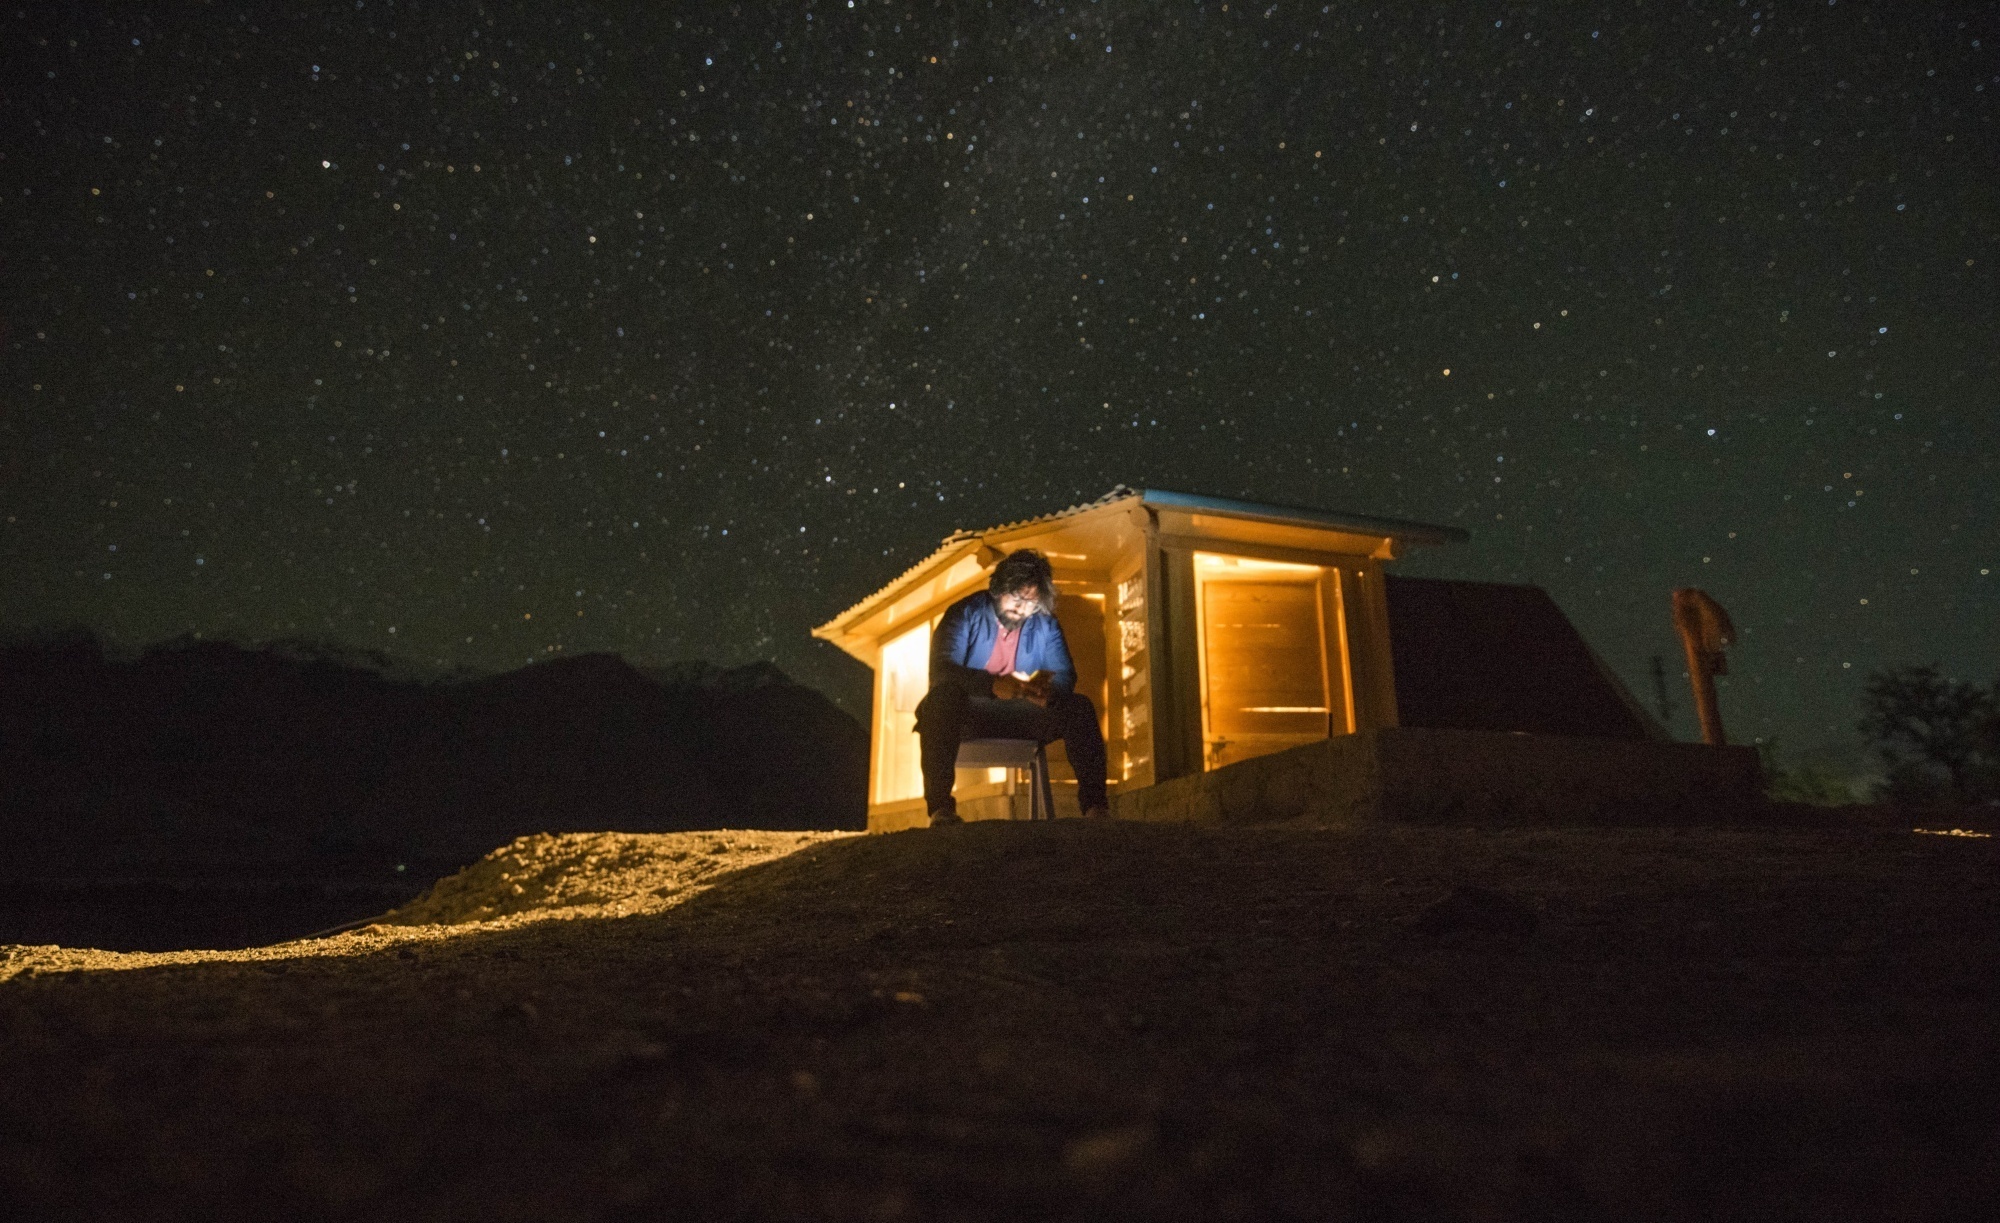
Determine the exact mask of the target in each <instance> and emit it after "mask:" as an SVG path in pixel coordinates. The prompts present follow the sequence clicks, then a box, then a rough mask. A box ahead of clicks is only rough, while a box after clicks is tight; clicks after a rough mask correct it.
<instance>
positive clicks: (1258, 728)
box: [1194, 552, 1350, 769]
mask: <svg viewBox="0 0 2000 1223" xmlns="http://www.w3.org/2000/svg"><path fill="white" fill-rule="evenodd" d="M1194 571H1195V608H1196V624H1197V631H1198V633H1199V635H1200V639H1201V651H1200V670H1201V692H1202V700H1201V721H1202V749H1203V750H1202V756H1203V766H1204V767H1205V768H1209V769H1214V768H1220V767H1221V766H1223V765H1225V764H1233V763H1235V762H1237V761H1239V760H1247V759H1249V758H1251V757H1253V756H1262V755H1265V754H1266V753H1269V752H1276V751H1282V750H1284V749H1285V748H1288V747H1296V746H1298V745H1299V744H1301V743H1310V742H1312V741H1314V740H1317V739H1325V738H1328V737H1329V736H1330V735H1332V734H1335V733H1342V732H1345V731H1346V730H1347V729H1348V723H1349V721H1350V718H1349V717H1348V716H1347V706H1348V704H1349V701H1348V694H1347V691H1346V689H1347V685H1346V682H1345V680H1346V677H1345V670H1346V668H1345V666H1343V665H1340V662H1339V661H1335V663H1334V665H1333V666H1329V649H1328V644H1329V641H1331V642H1333V643H1334V648H1335V649H1338V648H1339V643H1340V641H1341V638H1342V637H1343V636H1344V634H1343V633H1342V632H1341V631H1340V626H1339V625H1338V623H1337V618H1338V616H1339V605H1338V598H1339V594H1338V574H1337V571H1335V570H1331V569H1323V568H1321V567H1319V566H1317V565H1298V564H1290V563H1287V562H1283V561H1266V560H1256V559H1253V558H1250V557H1242V556H1222V555H1218V554H1215V553H1207V552H1198V553H1196V554H1195V564H1194ZM1329 619H1335V620H1336V623H1334V624H1329V623H1328V621H1329ZM1330 629H1331V630H1332V631H1331V632H1330V631H1329V630H1330Z"/></svg>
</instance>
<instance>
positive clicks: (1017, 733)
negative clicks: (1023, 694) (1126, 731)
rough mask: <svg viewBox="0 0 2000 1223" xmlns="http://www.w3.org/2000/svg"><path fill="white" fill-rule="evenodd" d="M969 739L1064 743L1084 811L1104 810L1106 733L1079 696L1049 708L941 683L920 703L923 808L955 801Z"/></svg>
mask: <svg viewBox="0 0 2000 1223" xmlns="http://www.w3.org/2000/svg"><path fill="white" fill-rule="evenodd" d="M967 739H1033V740H1035V741H1036V742H1037V743H1053V742H1055V741H1056V740H1057V739H1060V740H1062V742H1063V750H1064V751H1066V752H1068V754H1069V763H1070V767H1071V768H1073V769H1075V770H1076V797H1077V801H1078V802H1079V803H1081V804H1082V806H1083V809H1084V810H1085V811H1088V810H1090V809H1091V808H1092V807H1103V806H1106V805H1107V803H1106V801H1105V796H1104V734H1103V732H1102V731H1100V730H1098V728H1097V707H1096V706H1094V705H1092V704H1091V703H1090V698H1089V697H1087V696H1084V695H1083V694H1082V693H1079V692H1062V693H1057V694H1056V695H1055V696H1053V697H1051V698H1050V699H1049V703H1048V705H1047V707H1046V708H1045V707H1043V706H1040V705H1037V704H1035V703H1034V702H1033V701H1028V700H1013V701H1002V700H996V699H995V698H993V697H990V696H972V695H970V694H968V693H967V692H966V691H965V689H963V688H961V687H959V686H958V685H957V684H940V685H938V686H937V687H935V688H933V689H931V690H930V692H929V694H928V695H926V696H925V697H924V699H923V700H922V701H921V702H919V703H918V705H917V740H918V743H919V745H920V747H921V749H922V756H923V766H924V805H925V806H926V807H927V808H928V809H930V810H932V811H936V810H937V809H938V808H939V807H942V806H944V804H945V803H946V802H948V801H950V799H951V787H952V782H953V781H954V780H955V775H954V772H953V770H954V769H955V768H956V767H957V763H958V745H959V744H961V743H963V742H965V741H966V740H967Z"/></svg>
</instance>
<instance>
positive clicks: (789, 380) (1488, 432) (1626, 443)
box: [0, 0, 2000, 752]
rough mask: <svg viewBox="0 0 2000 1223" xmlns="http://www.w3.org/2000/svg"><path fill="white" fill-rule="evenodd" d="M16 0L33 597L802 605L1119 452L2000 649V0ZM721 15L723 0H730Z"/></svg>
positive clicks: (762, 618)
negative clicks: (1994, 4) (609, 0)
mask: <svg viewBox="0 0 2000 1223" xmlns="http://www.w3.org/2000/svg"><path fill="white" fill-rule="evenodd" d="M1416 7H1417V6H1401V5H1395V6H1383V5H1373V4H1370V5H1360V6H1354V5H1332V6H1321V5H1317V4H1313V5H1294V4H1276V5H1265V4H1260V3H1252V4H1248V5H1243V4H1235V3H1232V4H1218V3H1200V4H1196V3H1188V2H1178V3H1167V4H1159V5H1137V4H1102V3H1100V4H1088V3H1086V4H1077V3H1070V4H1067V5H1052V4H1040V5H1035V4H1008V3H993V4H986V3H964V4H957V5H931V4H915V3H903V4H889V3H880V2H868V0H856V2H855V3H848V2H847V0H832V2H820V3H810V4H808V3H799V4H780V5H773V6H758V5H748V4H745V5H740V6H724V5H721V4H701V5H678V6H670V5H658V6H642V5H607V6H588V7H572V6H565V5H556V4H530V5H519V6H515V5H480V4H472V3H443V2H440V3H388V2H386V0H365V2H363V3H353V2H350V3H346V4H328V5H325V6H321V7H317V8H311V9H302V8H298V7H296V6H292V5H284V4H264V3H259V4H250V5H228V4H204V5H194V4H187V5H180V4H176V5H160V6H130V5H117V6H110V5H105V6H95V5H55V4H35V5H30V6H20V7H10V8H9V9H8V10H6V12H5V14H4V17H0V125H4V128H0V156H3V158H4V159H0V234H4V245H0V258H4V265H0V311H4V319H0V328H4V330H0V344H4V353H5V360H4V377H0V519H3V520H4V521H0V627H4V628H6V629H9V630H15V629H25V628H30V627H34V626H50V625H62V624H82V625H87V626H91V627H94V628H96V629H99V630H100V631H103V632H106V633H108V634H109V635H110V636H111V637H112V638H113V639H115V640H117V641H119V642H122V643H125V644H127V645H140V644H144V643H147V642H151V641H155V640H159V639H163V638H167V637H172V636H175V635H178V634H182V633H200V634H203V635H204V636H219V637H228V638H232V639H236V640H242V641H258V640H267V639H273V638H285V637H307V638H317V639H325V640H332V641H337V642H341V643H344V644H347V645H350V646H358V647H365V648H368V649H375V650H382V651H386V652H388V653H390V654H393V655H396V656H399V657H401V658H405V659H408V660H411V661H413V662H416V663H420V664H422V665H424V666H427V667H433V668H437V667H442V668H455V667H468V668H476V669H500V668H508V667H514V666H519V665H521V664H522V663H523V662H525V661H527V660H529V659H537V658H547V657H551V656H553V655H555V654H557V653H563V654H574V653H577V652H581V651H586V650H613V651H618V652H621V653H623V654H625V655H626V656H627V657H629V658H631V659H632V660H633V661H635V662H640V663H658V662H666V661H671V660H681V659H691V658H705V659H709V660H712V661H715V662H718V663H724V664H736V663H743V662H748V661H750V660H753V659H759V658H769V659H772V660H775V661H776V662H777V663H778V664H779V665H780V666H781V667H783V668H784V669H785V670H787V671H788V672H790V673H791V674H793V675H794V676H796V677H798V678H800V679H802V680H804V681H806V682H808V683H812V684H815V685H817V686H819V687H821V688H823V689H825V690H826V691H828V692H829V693H831V694H832V695H834V696H835V697H836V698H837V699H839V700H841V701H842V702H843V703H844V704H846V705H847V706H848V707H849V708H850V709H853V710H856V711H857V712H859V711H865V709H866V705H867V700H868V693H867V683H866V681H867V673H866V671H865V670H864V669H863V668H862V667H860V666H859V665H858V664H855V663H853V662H852V661H850V660H848V659H846V658H845V657H844V656H842V655H840V654H838V652H837V651H835V650H834V649H833V648H832V647H830V646H826V645H823V644H821V643H817V642H814V641H812V640H810V638H809V637H808V631H809V630H810V628H811V627H812V626H813V625H814V624H817V623H819V622H821V621H823V620H825V619H827V618H829V617H831V616H832V615H833V614H835V613H836V612H838V611H840V610H841V609H843V608H845V607H847V606H848V605H850V604H851V603H853V602H855V601H856V600H857V599H859V598H861V597H862V596H864V595H866V594H867V593H869V592H870V591H872V590H874V589H875V588H876V587H877V586H879V585H880V584H881V583H883V582H884V581H886V580H888V579H889V578H890V577H892V576H894V575H895V574H897V573H899V572H901V571H902V570H903V569H904V568H905V567H907V566H908V565H909V564H911V563H913V562H914V561H915V560H917V559H918V558H919V557H921V556H922V555H923V554H924V553H925V552H927V551H928V550H929V549H930V548H932V547H933V546H935V544H936V543H937V541H938V540H939V538H940V537H942V536H944V535H945V534H947V533H948V532H950V531H951V530H953V529H954V528H957V527H978V526H987V525H992V524H994V523H999V522H1004V521H1008V520H1011V519H1015V518H1020V517H1025V516H1029V515H1033V514H1038V513H1043V512H1047V511H1049V510H1053V509H1057V508H1060V507H1062V506H1065V505H1069V504H1072V503H1075V502H1078V501H1082V500H1087V499H1090V498H1093V497H1096V496H1098V495H1099V494H1101V493H1103V492H1104V491H1106V490H1107V489H1109V488H1110V487H1111V486H1112V485H1113V484H1115V483H1119V482H1124V483H1128V484H1132V485H1135V486H1146V485H1152V486H1156V487H1163V488H1173V489H1181V490H1187V491H1195V492H1207V493H1214V494H1219V495H1225V496H1236V497H1245V498H1251V499H1255V500H1264V501H1274V502H1290V503H1296V504H1304V505H1314V506H1321V507H1326V508H1332V509H1341V510H1349V511H1354V512H1359V513H1374V514H1383V515H1393V516H1400V517H1410V518H1417V519H1423V520H1429V521H1435V522H1441V523H1448V524H1452V525H1456V526H1461V527H1465V528H1467V529H1469V530H1470V531H1471V532H1472V537H1473V541H1472V543H1471V544H1469V545H1462V546H1458V547H1454V548H1449V549H1443V550H1438V551H1433V552H1427V553H1419V554H1417V555H1415V556H1413V557H1412V559H1411V560H1409V561H1408V562H1407V563H1404V564H1402V565H1401V566H1399V568H1398V571H1400V572H1403V573H1411V574H1419V575H1434V576H1456V577H1465V578H1477V579H1493V580H1502V581H1532V582H1537V583H1540V584H1542V585H1543V586H1546V587H1547V588H1548V589H1549V590H1550V591H1551V592H1552V593H1553V594H1554V596H1555V597H1556V599H1557V600H1558V602H1560V603H1561V604H1562V605H1563V607H1564V608H1565V609H1566V610H1567V611H1568V612H1569V614H1570V616H1571V617H1572V618H1573V619H1574V620H1575V621H1576V622H1577V624H1578V626H1579V627H1580V628H1581V629H1582V630H1583V632H1584V633H1585V635H1586V636H1587V637H1589V638H1590V639H1591V640H1592V641H1593V642H1594V643H1595V644H1596V645H1597V646H1598V648H1599V650H1600V651H1601V652H1602V653H1603V654H1605V655H1606V657H1607V659H1608V660H1609V661H1610V662H1611V663H1612V664H1613V665H1614V666H1615V667H1617V668H1618V669H1619V670H1620V671H1621V672H1622V673H1623V674H1624V675H1625V676H1626V678H1627V679H1628V681H1629V682H1630V683H1631V684H1632V686H1633V688H1634V690H1635V691H1636V692H1637V693H1638V694H1639V695H1640V696H1641V697H1642V699H1644V700H1645V701H1646V702H1647V703H1648V704H1649V705H1650V704H1652V703H1653V698H1652V692H1653V687H1652V682H1651V680H1650V678H1649V674H1648V672H1649V660H1650V658H1651V657H1652V656H1653V655H1655V654H1659V655H1662V656H1664V657H1665V659H1666V660H1667V662H1668V670H1669V674H1670V677H1671V679H1672V681H1673V683H1674V691H1673V697H1674V700H1675V703H1676V706H1677V710H1676V713H1675V718H1674V723H1675V725H1676V728H1677V730H1678V731H1679V733H1680V734H1681V735H1682V736H1683V737H1692V736H1693V734H1694V731H1693V722H1692V718H1691V715H1690V712H1689V709H1688V704H1689V702H1688V699H1687V696H1686V687H1685V682H1684V681H1683V680H1682V679H1681V674H1682V669H1681V666H1680V663H1679V661H1678V646H1677V643H1676V640H1675V638H1674V636H1673V632H1672V628H1671V622H1670V618H1669V610H1668V593H1669V591H1670V589H1671V588H1672V587H1674V586H1677V585H1699V586H1701V587H1703V588H1705V589H1707V590H1708V591H1710V592H1711V593H1712V594H1714V595H1715V596H1716V597H1717V598H1718V599H1719V600H1720V601H1721V602H1722V603H1723V604H1724V605H1725V606H1726V607H1727V608H1728V609H1729V610H1730V612H1731V613H1732V615H1733V616H1734V618H1735V621H1736V623H1737V625H1738V627H1739V628H1740V629H1741V630H1742V631H1743V632H1744V633H1745V638H1744V641H1743V643H1742V644H1741V646H1740V647H1739V648H1738V649H1737V650H1736V651H1735V652H1734V653H1733V654H1732V659H1731V669H1732V675H1731V677H1730V680H1729V685H1730V686H1729V687H1728V689H1727V691H1726V693H1725V695H1724V714H1725V717H1726V719H1727V720H1728V722H1729V723H1730V728H1731V730H1732V731H1733V732H1734V733H1736V734H1738V735H1740V736H1743V737H1746V738H1747V737H1750V736H1763V737H1767V738H1768V737H1774V736H1775V737H1776V738H1777V739H1778V740H1779V741H1780V742H1781V743H1782V744H1783V745H1785V746H1786V747H1787V748H1790V749H1795V750H1799V751H1828V752H1840V751H1853V750H1855V746H1854V745H1855V743H1856V736H1855V734H1854V731H1853V723H1854V721H1855V718H1856V717H1857V716H1858V713H1859V697H1860V693H1861V689H1862V685H1863V682H1864V679H1865V676H1866V675H1867V673H1868V672H1869V671H1871V670H1873V669H1876V668H1880V667H1884V666H1889V665H1895V664H1901V663H1917V662H1928V661H1933V660H1938V661H1942V662H1943V663H1944V664H1945V665H1946V667H1947V670H1948V671H1950V672H1952V673H1953V674H1956V675H1959V676H1960V677H1961V678H1966V679H1974V680H1982V681H1983V680H1986V679H1990V678H1992V677H1993V676H1994V675H1995V674H1996V673H2000V632H1996V631H1995V628H1994V624H1995V620H1996V613H2000V593H1996V592H2000V574H1996V573H1994V572H1992V571H1993V570H1997V569H2000V543H1996V528H2000V509H1996V505H1997V504H2000V499H1996V496H1995V493H1994V489H1995V486H1996V485H1995V476H1996V452H2000V422H1996V412H1995V406H1996V398H2000V396H1996V393H1995V389H1994V386H1995V383H1994V379H1995V373H1996V341H2000V331H1996V309H1995V307H1996V304H2000V303H1997V302H1996V296H1997V295H1996V282H1995V276H1994V270H1995V268H1996V266H2000V241H1996V239H1997V238H2000V198H1996V196H1997V195H2000V193H1996V189H1995V188H1996V167H2000V147H1996V146H2000V139H1996V136H1997V135H2000V133H1996V130H1995V112H1996V107H1995V103H1996V101H2000V57H1996V56H1995V54H1994V52H1995V50H1996V45H1995V39H1996V37H2000V21H1996V20H1995V19H1994V18H1993V17H1992V15H1991V13H1990V10H1989V7H1988V6H1987V5H1983V4H1966V5H1963V6H1960V7H1958V8H1949V7H1941V6H1935V5H1923V4H1905V3H1894V4H1889V3H1885V4H1877V5H1868V4H1860V3H1853V2H1851V0H1840V2H1838V3H1834V4H1828V3H1826V2H1825V0H1815V2H1813V3H1804V2H1798V3H1782V4H1777V5H1770V4H1761V5H1760V4H1758V3H1755V2H1754V0H1753V2H1751V3H1724V2H1715V3H1692V4H1667V3H1653V2H1646V3H1636V4H1635V3H1631V2H1630V0H1626V2H1622V3H1618V4H1606V5H1600V6H1594V7H1586V6H1571V5H1562V6H1534V5H1460V4H1450V5H1440V6H1428V7H1424V8H1423V9H1422V11H1421V12H1418V13H1414V14H1412V15H1405V10H1406V9H1414V8H1416ZM676 14H678V15H676Z"/></svg>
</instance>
